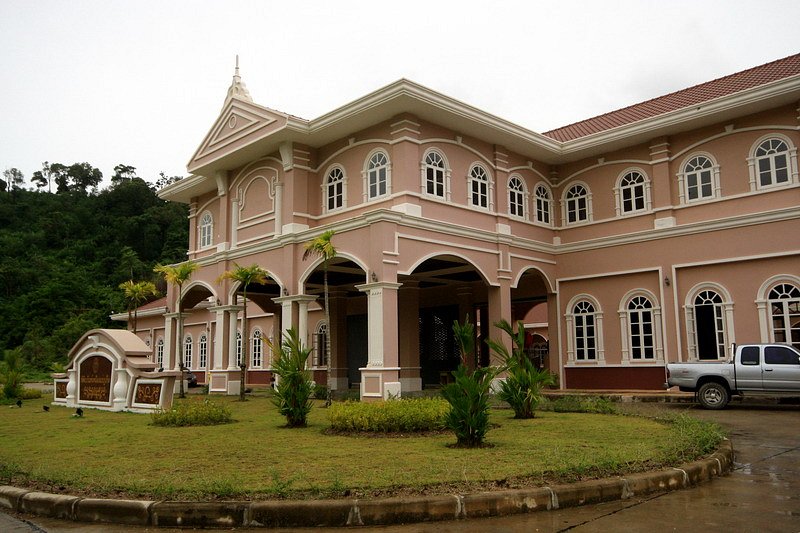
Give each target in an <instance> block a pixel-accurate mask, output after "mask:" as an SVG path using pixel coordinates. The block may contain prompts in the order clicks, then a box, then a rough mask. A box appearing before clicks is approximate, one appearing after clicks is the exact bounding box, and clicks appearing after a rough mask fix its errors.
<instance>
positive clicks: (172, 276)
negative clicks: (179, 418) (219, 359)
mask: <svg viewBox="0 0 800 533" xmlns="http://www.w3.org/2000/svg"><path fill="white" fill-rule="evenodd" d="M199 267H200V265H198V264H197V263H195V262H193V261H187V262H185V263H180V264H178V265H156V266H155V268H153V271H154V272H158V273H159V274H161V275H162V276H164V279H165V280H166V281H167V283H169V284H170V285H174V286H175V287H177V288H178V305H177V308H178V368H179V369H180V371H181V385H180V397H181V398H186V391H185V390H184V388H183V373H184V372H185V371H186V368H185V367H184V366H183V284H184V283H186V282H187V281H188V280H189V278H191V277H192V273H193V272H194V271H195V270H197V269H198V268H199Z"/></svg>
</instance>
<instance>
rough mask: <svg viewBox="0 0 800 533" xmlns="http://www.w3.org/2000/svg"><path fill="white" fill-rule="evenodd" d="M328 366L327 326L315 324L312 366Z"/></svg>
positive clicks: (323, 323) (321, 323) (322, 323)
mask: <svg viewBox="0 0 800 533" xmlns="http://www.w3.org/2000/svg"><path fill="white" fill-rule="evenodd" d="M327 364H328V325H327V324H326V323H325V322H320V323H319V324H317V329H316V331H315V332H314V366H325V365H327Z"/></svg>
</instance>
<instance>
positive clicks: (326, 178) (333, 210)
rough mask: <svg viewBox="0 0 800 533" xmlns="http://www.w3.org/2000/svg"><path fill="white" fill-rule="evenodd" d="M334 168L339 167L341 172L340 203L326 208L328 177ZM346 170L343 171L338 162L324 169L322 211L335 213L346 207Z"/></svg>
mask: <svg viewBox="0 0 800 533" xmlns="http://www.w3.org/2000/svg"><path fill="white" fill-rule="evenodd" d="M334 169H339V170H341V172H342V205H340V206H339V207H334V208H333V209H328V185H329V182H328V178H329V177H330V175H331V172H333V171H334ZM347 180H348V178H347V172H345V170H344V167H343V166H342V165H340V164H338V163H335V164H333V165H331V166H329V167H328V169H327V170H326V171H325V174H324V178H323V179H322V185H321V188H322V212H323V213H335V212H337V211H341V210H343V209H346V208H347Z"/></svg>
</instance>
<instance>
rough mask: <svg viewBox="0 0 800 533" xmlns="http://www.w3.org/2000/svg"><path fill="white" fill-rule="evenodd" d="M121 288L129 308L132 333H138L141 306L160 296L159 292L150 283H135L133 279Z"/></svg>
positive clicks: (122, 284) (120, 286) (121, 285)
mask: <svg viewBox="0 0 800 533" xmlns="http://www.w3.org/2000/svg"><path fill="white" fill-rule="evenodd" d="M119 288H120V289H122V293H123V296H124V298H125V304H126V307H127V308H128V324H131V331H133V332H134V333H136V319H137V318H138V314H139V306H140V305H142V304H143V303H145V302H147V301H148V300H149V299H150V298H153V297H155V296H158V291H157V290H156V286H155V285H154V284H153V283H151V282H149V281H139V282H134V281H133V280H132V279H131V280H128V281H126V282H125V283H120V285H119ZM131 313H133V322H131Z"/></svg>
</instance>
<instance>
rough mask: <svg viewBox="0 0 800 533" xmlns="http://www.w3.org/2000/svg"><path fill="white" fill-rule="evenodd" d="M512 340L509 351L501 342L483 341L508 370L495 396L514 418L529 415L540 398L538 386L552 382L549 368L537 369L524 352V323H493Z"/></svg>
mask: <svg viewBox="0 0 800 533" xmlns="http://www.w3.org/2000/svg"><path fill="white" fill-rule="evenodd" d="M495 327H497V328H499V329H501V330H503V331H504V332H505V333H506V334H507V335H508V336H509V337H511V341H512V343H513V346H512V351H511V353H509V352H508V349H507V348H506V347H505V346H504V345H503V344H501V343H499V342H497V341H494V340H492V339H487V341H486V344H488V345H489V347H490V348H491V349H492V350H493V351H494V352H495V353H496V354H497V355H499V356H500V358H501V359H502V361H503V364H504V365H505V369H506V371H507V372H508V374H507V375H506V378H505V379H504V380H503V381H502V382H501V383H500V391H499V392H498V393H497V397H498V398H499V399H500V400H502V401H504V402H506V403H508V405H510V406H511V408H512V409H513V410H514V418H533V417H534V411H535V410H536V407H537V406H538V405H539V402H540V401H541V400H542V387H544V386H549V385H553V384H555V379H554V377H553V375H552V374H550V371H548V370H540V369H538V368H536V367H535V366H533V362H532V361H531V360H530V359H529V358H528V356H527V355H526V354H525V326H523V324H522V322H517V331H516V332H515V331H514V329H513V328H512V327H511V324H509V323H508V322H507V321H506V320H500V321H499V322H496V323H495Z"/></svg>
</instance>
